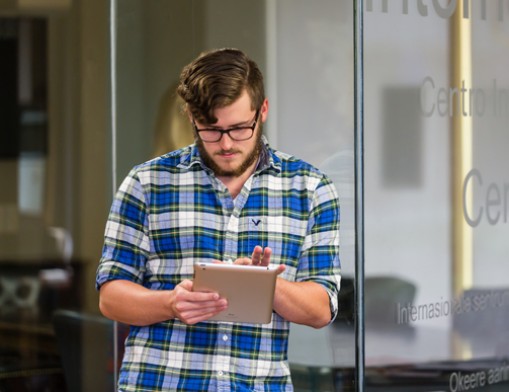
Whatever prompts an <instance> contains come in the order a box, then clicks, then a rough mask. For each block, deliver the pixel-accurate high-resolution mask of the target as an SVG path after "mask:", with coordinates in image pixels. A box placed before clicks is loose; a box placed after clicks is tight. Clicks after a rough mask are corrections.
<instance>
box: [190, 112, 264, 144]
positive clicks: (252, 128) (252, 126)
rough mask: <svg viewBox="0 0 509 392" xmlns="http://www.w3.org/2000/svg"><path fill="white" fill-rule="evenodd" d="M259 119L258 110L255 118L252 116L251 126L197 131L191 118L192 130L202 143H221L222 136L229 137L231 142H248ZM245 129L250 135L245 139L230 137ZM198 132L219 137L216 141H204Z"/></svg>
mask: <svg viewBox="0 0 509 392" xmlns="http://www.w3.org/2000/svg"><path fill="white" fill-rule="evenodd" d="M259 117H260V109H258V110H257V111H256V113H255V116H254V123H253V124H252V125H243V126H237V127H231V128H227V129H217V128H201V129H199V128H198V127H197V126H196V122H195V121H194V118H193V128H194V131H195V132H196V134H197V135H198V137H199V138H200V140H201V141H202V142H204V143H218V142H219V141H221V139H222V138H223V135H224V134H227V135H228V136H229V137H230V139H232V140H233V141H236V142H243V141H246V140H249V139H251V138H252V137H253V135H254V131H255V129H256V125H257V124H258V119H259ZM246 129H250V130H251V134H250V135H249V137H245V138H242V139H238V138H237V137H235V136H233V137H232V133H230V132H233V135H235V131H243V130H246ZM200 132H215V133H217V134H218V135H219V137H218V138H217V140H216V139H214V140H204V139H203V138H202V136H201V135H200Z"/></svg>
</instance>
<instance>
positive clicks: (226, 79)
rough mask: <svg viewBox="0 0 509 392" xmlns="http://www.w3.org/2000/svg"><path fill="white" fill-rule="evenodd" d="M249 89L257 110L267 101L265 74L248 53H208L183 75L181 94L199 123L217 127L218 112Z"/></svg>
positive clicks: (197, 59) (189, 66)
mask: <svg viewBox="0 0 509 392" xmlns="http://www.w3.org/2000/svg"><path fill="white" fill-rule="evenodd" d="M244 90H247V92H248V94H249V96H250V98H251V105H252V109H253V110H257V109H259V108H260V106H261V105H262V103H263V100H264V99H265V92H264V87H263V75H262V73H261V71H260V69H259V68H258V66H257V65H256V63H255V62H254V61H253V60H251V59H250V58H249V57H248V56H247V55H246V54H245V53H243V52H242V51H240V50H238V49H229V48H224V49H218V50H213V51H210V52H204V53H202V54H201V55H200V56H198V57H197V58H196V59H195V60H194V61H192V62H191V63H190V64H188V65H186V66H185V67H184V69H183V70H182V72H181V74H180V81H179V85H178V87H177V93H178V94H179V95H180V97H181V98H182V99H183V100H184V101H185V102H186V106H187V110H189V111H190V113H191V115H192V116H193V117H194V118H195V119H196V120H198V121H199V122H204V123H207V124H214V123H216V122H217V118H216V117H215V116H214V111H215V109H217V108H222V107H225V106H228V105H230V104H232V103H233V102H235V101H236V100H237V99H238V98H239V97H240V95H241V94H242V92H243V91H244Z"/></svg>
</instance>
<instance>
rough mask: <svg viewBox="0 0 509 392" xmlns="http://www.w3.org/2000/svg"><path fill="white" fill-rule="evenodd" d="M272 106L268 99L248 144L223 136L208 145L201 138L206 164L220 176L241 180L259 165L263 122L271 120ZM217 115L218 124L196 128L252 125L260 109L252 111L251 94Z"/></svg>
mask: <svg viewBox="0 0 509 392" xmlns="http://www.w3.org/2000/svg"><path fill="white" fill-rule="evenodd" d="M267 111H268V103H267V101H266V100H265V101H264V102H263V104H262V107H261V108H260V113H259V116H258V121H257V124H256V128H255V130H254V133H253V136H252V137H251V138H250V139H248V140H244V141H235V140H232V138H231V137H230V136H229V135H227V134H223V135H222V137H221V139H220V140H219V141H218V142H212V143H211V142H204V141H202V140H201V139H200V138H199V137H197V141H196V145H197V147H198V150H199V151H200V155H201V157H202V159H203V161H204V162H205V164H206V165H207V166H208V167H210V168H211V169H212V170H213V171H214V173H215V174H216V175H217V176H218V177H240V176H241V175H242V174H244V173H245V172H246V171H248V170H251V169H253V168H254V165H256V162H257V160H258V156H259V154H260V148H261V137H262V123H263V122H265V120H266V118H267ZM214 115H215V116H216V117H217V122H216V123H215V124H202V123H198V122H196V123H195V125H196V128H198V129H204V128H214V129H222V130H224V129H230V128H234V127H242V126H251V125H253V123H254V122H255V120H257V118H255V117H256V110H252V109H251V98H250V97H249V94H248V93H247V91H244V93H243V94H242V95H241V96H240V98H239V99H238V100H237V101H235V102H234V103H232V104H231V105H229V106H226V107H224V108H218V109H216V110H215V112H214Z"/></svg>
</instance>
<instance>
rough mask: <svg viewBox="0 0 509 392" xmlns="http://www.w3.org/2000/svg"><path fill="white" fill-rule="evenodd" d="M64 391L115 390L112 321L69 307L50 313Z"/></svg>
mask: <svg viewBox="0 0 509 392" xmlns="http://www.w3.org/2000/svg"><path fill="white" fill-rule="evenodd" d="M53 326H54V329H55V334H56V339H57V345H58V349H59V352H60V356H61V360H62V367H63V369H64V375H65V380H66V384H67V390H68V391H69V392H81V391H87V390H90V391H94V392H95V391H107V390H110V391H111V390H114V381H113V380H114V377H113V373H114V372H113V341H114V340H113V339H114V322H113V321H111V320H108V319H106V318H105V317H102V316H99V315H93V314H85V313H82V312H77V311H72V310H60V309H59V310H56V311H55V312H54V313H53Z"/></svg>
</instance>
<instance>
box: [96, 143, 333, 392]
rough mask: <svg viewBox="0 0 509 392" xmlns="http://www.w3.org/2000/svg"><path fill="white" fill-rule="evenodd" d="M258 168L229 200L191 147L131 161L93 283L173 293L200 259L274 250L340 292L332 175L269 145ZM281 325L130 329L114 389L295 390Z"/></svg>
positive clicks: (290, 270)
mask: <svg viewBox="0 0 509 392" xmlns="http://www.w3.org/2000/svg"><path fill="white" fill-rule="evenodd" d="M264 144H265V146H266V147H265V149H263V151H262V154H261V158H260V162H259V164H258V167H257V170H256V171H255V173H254V174H253V175H252V176H251V177H250V178H249V180H248V181H247V182H246V183H245V185H244V187H243V189H242V191H241V192H240V194H239V195H238V196H237V197H236V198H235V200H233V199H232V197H231V195H230V193H229V192H228V189H227V188H226V187H225V186H224V185H223V184H222V183H221V182H220V181H219V180H218V179H217V178H215V176H214V175H213V173H212V172H211V171H210V169H208V168H207V167H205V166H204V165H203V163H202V161H201V159H200V156H199V154H198V150H197V149H196V148H195V147H194V146H189V147H186V148H183V149H181V150H178V151H174V152H171V153H168V154H166V155H163V156H162V157H159V158H156V159H153V160H151V161H149V162H146V163H144V164H142V165H139V166H137V167H135V168H134V169H133V170H132V171H131V172H130V173H129V175H128V176H127V177H126V179H125V180H124V182H123V183H122V185H121V186H120V188H119V190H118V193H117V195H116V197H115V200H114V202H113V205H112V208H111V211H110V215H109V219H108V223H107V225H106V232H105V244H104V248H103V254H102V258H101V262H100V264H99V268H98V271H97V281H96V286H97V288H99V287H100V286H101V285H102V284H103V283H105V282H107V281H109V280H113V279H125V280H129V281H132V282H136V283H139V284H141V285H143V286H145V287H147V288H150V289H153V290H171V289H173V288H174V287H175V286H176V285H177V284H178V283H179V282H181V281H182V280H183V279H192V276H193V264H194V263H196V262H200V261H210V260H212V259H218V260H235V259H237V258H239V257H250V256H251V253H252V251H253V248H254V247H255V245H261V246H262V247H266V246H268V247H271V248H272V257H271V263H273V264H285V265H286V270H285V272H284V273H283V274H282V275H280V276H281V277H282V278H284V279H287V280H289V281H313V282H316V283H318V284H320V285H322V286H323V287H324V288H325V289H326V291H327V293H328V294H329V298H330V305H331V311H332V313H333V317H335V315H336V313H337V294H338V290H339V282H340V275H339V269H340V265H339V257H338V253H339V203H338V198H337V194H336V191H335V188H334V186H333V185H332V183H331V182H330V180H329V179H328V178H327V177H326V176H324V175H323V174H322V173H320V172H319V171H318V170H317V169H315V168H314V167H312V166H311V165H309V164H307V163H305V162H303V161H301V160H298V159H296V158H294V157H292V156H289V155H286V154H284V153H281V152H279V151H275V150H272V149H270V148H269V147H268V145H267V144H266V140H265V138H264ZM288 333H289V322H288V321H286V320H284V319H283V318H282V317H280V316H279V315H278V314H277V313H273V317H272V322H271V323H270V324H241V323H229V322H212V321H211V322H201V323H198V324H195V325H185V324H184V323H182V322H180V321H179V320H177V319H174V320H168V321H165V322H162V323H158V324H155V325H151V326H145V327H137V326H131V328H130V333H129V336H128V338H127V340H126V345H125V354H124V359H123V363H122V368H121V371H120V377H119V389H120V390H121V391H168V390H186V391H189V390H196V391H208V390H214V391H229V390H234V391H291V390H293V387H292V384H291V378H290V370H289V364H288V360H287V348H288Z"/></svg>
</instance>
